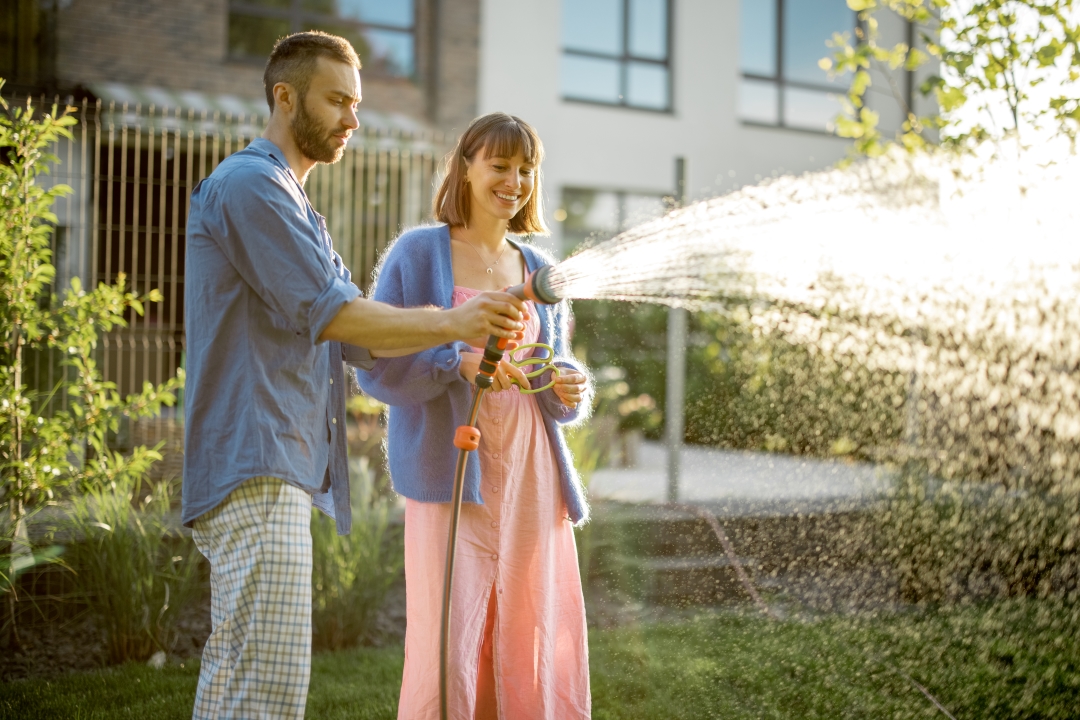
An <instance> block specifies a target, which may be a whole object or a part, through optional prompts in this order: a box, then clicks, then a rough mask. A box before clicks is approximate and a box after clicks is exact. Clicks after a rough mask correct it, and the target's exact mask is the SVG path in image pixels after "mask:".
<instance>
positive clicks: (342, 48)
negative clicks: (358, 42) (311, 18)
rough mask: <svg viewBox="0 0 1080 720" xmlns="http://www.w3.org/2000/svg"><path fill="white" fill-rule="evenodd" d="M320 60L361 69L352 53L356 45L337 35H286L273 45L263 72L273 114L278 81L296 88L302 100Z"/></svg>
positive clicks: (267, 99)
mask: <svg viewBox="0 0 1080 720" xmlns="http://www.w3.org/2000/svg"><path fill="white" fill-rule="evenodd" d="M320 57H325V58H330V59H331V60H337V61H338V62H343V63H345V64H346V65H352V66H353V67H354V68H356V69H357V70H359V69H360V57H359V56H358V55H357V54H356V51H355V50H353V46H352V45H350V44H349V41H348V40H346V39H345V38H343V37H338V36H337V35H330V34H329V33H324V32H321V31H319V30H311V31H308V32H299V33H293V34H292V35H286V36H285V37H283V38H281V39H280V40H278V41H277V42H276V43H275V44H274V49H273V51H272V52H271V53H270V59H269V60H267V61H266V70H265V71H264V72H263V88H265V90H266V104H267V105H269V106H270V112H271V113H272V112H274V86H275V85H277V84H278V83H279V82H287V83H289V84H290V85H292V86H293V87H294V88H296V92H297V93H298V94H299V96H300V98H301V99H302V98H303V97H304V96H305V95H306V94H307V90H308V86H309V85H310V84H311V76H312V75H313V74H314V73H315V64H316V62H318V59H319V58H320Z"/></svg>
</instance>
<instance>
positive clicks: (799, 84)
mask: <svg viewBox="0 0 1080 720" xmlns="http://www.w3.org/2000/svg"><path fill="white" fill-rule="evenodd" d="M747 1H749V2H761V0H742V2H747ZM769 2H772V3H775V7H776V27H775V31H776V57H775V60H776V75H775V76H768V75H762V74H760V73H751V72H746V71H744V70H743V69H742V58H741V57H740V59H739V79H740V80H755V81H757V82H769V83H772V84H773V85H774V86H775V87H776V122H775V123H770V122H764V121H762V120H750V119H747V118H743V117H741V116H740V117H739V118H738V120H739V122H740V123H741V124H743V125H750V126H753V127H765V128H781V129H783V130H793V131H795V132H806V133H813V134H815V135H826V136H835V135H836V132H835V131H832V130H815V129H813V128H808V127H801V126H798V125H788V124H787V123H786V122H785V120H784V90H785V88H794V89H796V90H813V91H818V92H827V93H832V94H834V95H840V94H843V92H844V90H843V89H842V88H840V87H838V86H836V85H826V84H824V83H822V84H820V85H819V84H817V83H809V82H805V81H802V80H788V79H786V78H785V77H784V7H785V5H786V4H787V2H788V0H769ZM849 11H850V12H851V15H852V21H853V22H852V24H851V31H852V32H854V31H855V29H856V28H858V27H861V22H860V21H859V14H858V13H857V12H855V11H854V10H851V9H850V8H849ZM838 32H844V31H843V30H840V31H838ZM744 40H745V38H742V37H740V38H739V42H740V43H742V42H743V41H744ZM823 57H824V56H823ZM740 92H741V88H740ZM739 110H740V108H739V102H736V113H737V114H738V112H739Z"/></svg>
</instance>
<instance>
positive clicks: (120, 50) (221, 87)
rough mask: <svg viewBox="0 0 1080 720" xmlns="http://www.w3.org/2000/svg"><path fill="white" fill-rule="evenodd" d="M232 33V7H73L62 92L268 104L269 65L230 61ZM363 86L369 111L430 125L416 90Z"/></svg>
mask: <svg viewBox="0 0 1080 720" xmlns="http://www.w3.org/2000/svg"><path fill="white" fill-rule="evenodd" d="M423 1H424V0H421V2H423ZM469 1H470V2H472V3H474V4H475V3H476V1H477V0H469ZM455 2H456V0H448V4H454V3H455ZM419 15H420V18H421V20H422V19H423V18H424V16H425V13H423V12H421V13H420V14H419ZM227 33H228V0H182V1H180V0H72V2H71V3H70V4H68V5H66V6H62V7H61V10H60V11H59V18H58V27H57V35H58V40H59V42H58V45H59V50H58V58H57V72H58V75H59V81H60V85H61V87H67V88H70V87H73V86H75V85H78V84H82V85H84V86H85V85H89V84H90V83H95V82H120V83H128V84H132V85H149V86H156V87H161V88H165V89H168V90H196V91H199V92H204V93H210V94H228V95H236V96H239V97H245V98H257V99H258V98H262V97H263V87H262V71H263V67H262V64H261V63H247V62H238V61H234V60H230V59H229V58H228V53H227ZM418 35H420V37H418V38H417V40H418V45H420V49H421V51H423V49H424V48H423V44H422V43H421V42H419V41H420V40H421V39H422V37H423V33H422V32H421V33H418ZM421 67H423V65H422V64H421ZM362 78H363V80H362V82H363V93H364V106H365V107H366V108H368V109H371V110H375V111H378V112H388V113H391V112H392V113H402V114H404V115H407V116H409V117H412V118H414V119H416V120H420V121H425V120H428V119H429V116H430V114H431V113H430V109H429V107H428V99H427V97H426V93H425V90H424V89H423V88H422V87H420V86H418V85H417V84H416V83H414V82H412V81H409V80H403V79H398V78H377V77H372V76H365V75H363V74H362ZM473 78H474V79H473V84H474V85H475V73H474V76H473ZM473 94H474V95H475V89H474V90H473ZM474 105H475V102H474Z"/></svg>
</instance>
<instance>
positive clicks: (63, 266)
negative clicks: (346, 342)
mask: <svg viewBox="0 0 1080 720" xmlns="http://www.w3.org/2000/svg"><path fill="white" fill-rule="evenodd" d="M40 102H41V104H42V105H44V104H45V103H46V101H45V100H44V99H42V100H41V101H40ZM49 104H51V101H49ZM73 114H74V115H75V117H76V118H77V119H78V124H77V125H75V126H73V127H72V128H71V130H72V138H71V139H70V140H66V139H65V140H62V141H60V142H59V143H58V144H57V147H56V148H55V149H54V154H55V155H56V157H57V159H58V162H57V163H56V164H55V165H54V166H53V167H52V168H51V173H50V175H49V176H48V177H47V178H46V181H47V182H48V183H64V184H67V185H69V186H71V187H72V188H73V190H74V192H73V193H72V194H71V195H69V196H68V197H65V198H62V199H60V200H58V201H57V203H56V204H55V206H54V211H55V212H56V214H57V219H58V222H57V231H56V233H55V237H54V263H55V265H56V268H57V280H56V286H57V289H58V290H59V291H62V290H63V289H65V288H66V287H68V283H69V282H70V280H71V278H72V277H74V276H78V277H80V278H81V279H82V280H83V284H84V285H89V286H96V285H97V284H98V283H102V282H104V283H115V282H117V280H119V279H120V277H121V275H123V276H124V277H125V282H126V283H127V286H128V287H129V288H131V289H133V290H134V291H136V292H139V293H145V292H148V291H150V290H152V289H157V290H159V291H160V292H161V294H162V295H163V297H164V300H163V302H161V303H155V304H150V305H148V306H147V307H146V313H145V315H143V316H142V317H138V316H136V315H134V314H132V315H131V316H130V317H129V318H128V320H129V325H128V327H127V328H122V329H119V330H116V331H114V332H110V333H107V334H105V335H104V337H103V338H102V342H101V348H100V352H101V356H100V360H99V362H100V367H101V368H102V372H103V374H104V376H105V378H106V379H107V380H110V381H112V382H115V383H116V384H117V387H118V390H119V392H120V393H121V394H126V393H131V392H135V391H137V390H138V389H139V388H141V387H142V385H143V383H144V382H146V381H149V382H152V383H159V382H162V381H164V380H166V379H167V378H170V377H172V376H173V375H175V373H176V370H177V368H178V367H180V366H181V365H182V363H183V360H184V346H185V345H184V307H183V297H184V240H185V231H186V220H187V211H188V203H189V201H190V197H191V191H192V190H193V188H194V187H195V185H196V184H198V182H199V181H200V180H202V179H203V178H205V177H206V176H208V175H209V174H210V173H211V172H213V170H214V168H216V167H217V165H218V163H220V162H221V161H222V160H223V159H224V158H225V157H227V156H228V155H230V154H231V153H233V152H236V151H238V150H240V149H242V148H244V147H246V146H247V144H248V143H249V142H251V140H252V139H253V138H255V137H257V136H258V135H259V134H261V132H262V129H263V127H264V125H265V122H266V118H265V116H260V115H257V114H252V115H230V114H225V113H221V112H209V111H205V110H203V111H196V110H192V109H185V108H159V107H154V106H149V107H144V106H139V105H135V106H129V105H126V104H125V105H119V104H116V103H110V104H108V105H104V104H102V103H101V101H97V102H94V103H91V102H88V101H83V102H82V103H81V104H79V105H78V106H77V107H76V108H75V109H74V111H73ZM445 149H446V148H445V145H444V140H443V138H442V137H441V136H439V135H437V134H424V133H416V132H406V131H401V130H388V129H374V128H361V129H359V130H358V131H357V132H355V133H354V134H353V137H352V140H351V141H350V143H349V146H348V148H347V149H346V152H345V155H344V157H343V158H342V160H341V161H340V162H338V163H336V164H334V165H320V166H317V167H316V168H315V169H314V170H313V171H312V173H311V175H310V176H309V177H308V180H307V184H306V190H307V193H308V197H309V198H310V200H311V203H312V206H313V207H314V208H315V209H316V210H317V211H318V212H320V213H321V214H323V215H325V216H326V218H327V224H328V226H329V229H330V233H331V236H332V237H333V238H334V244H335V247H336V248H337V250H338V252H339V253H340V254H341V256H342V258H343V259H344V260H345V262H346V264H347V265H348V267H349V269H350V271H351V272H352V274H353V279H354V282H356V283H357V284H358V285H360V286H361V288H362V289H364V290H367V287H366V286H367V285H368V284H369V283H370V278H371V272H372V269H373V268H374V265H375V263H376V260H377V258H378V254H379V252H380V251H381V250H382V248H384V247H385V246H386V244H387V243H388V242H390V241H391V240H392V239H393V238H394V237H396V236H397V235H398V234H399V233H400V231H401V230H402V229H403V228H405V227H408V226H410V225H414V224H417V223H420V222H423V221H424V220H425V219H427V218H428V217H429V216H430V205H431V196H432V185H433V180H434V176H435V174H436V172H437V168H438V163H439V161H440V160H441V157H442V155H443V153H444V152H445ZM28 370H29V372H28V378H27V379H28V381H29V382H33V383H34V384H35V385H37V386H38V387H52V386H54V385H55V383H56V380H57V379H58V378H59V377H60V375H59V373H60V372H61V368H60V366H59V363H58V362H57V358H55V357H48V356H40V357H38V358H36V360H35V365H34V366H33V367H31V368H28ZM173 426H175V423H174V422H173V421H172V420H171V418H170V417H169V416H168V415H166V416H165V417H163V418H162V419H161V420H159V421H155V422H151V423H143V424H142V425H141V426H140V427H137V428H130V429H126V430H125V432H124V433H121V437H118V438H117V444H118V446H119V447H121V448H123V447H124V446H125V445H129V444H143V443H147V442H151V443H152V442H154V441H156V440H157V439H165V440H167V441H170V440H171V441H172V442H169V444H170V445H175V444H176V442H175V441H176V438H175V437H174V436H175V432H174V429H175V428H174V427H173ZM166 449H167V450H168V449H169V448H166ZM176 449H179V448H176ZM178 462H179V457H176V458H169V461H168V462H167V463H166V465H167V466H171V468H169V467H167V468H165V469H162V470H159V471H158V473H156V474H162V473H164V474H176V473H177V472H178Z"/></svg>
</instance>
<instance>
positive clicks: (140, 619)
mask: <svg viewBox="0 0 1080 720" xmlns="http://www.w3.org/2000/svg"><path fill="white" fill-rule="evenodd" d="M170 495H171V493H170V486H169V485H168V484H166V483H159V484H157V485H156V486H154V487H151V488H147V487H145V485H144V484H143V483H141V482H139V481H138V480H134V479H131V478H129V477H125V478H121V479H119V480H118V481H116V482H113V483H111V484H110V485H108V486H107V487H105V488H91V489H89V490H88V491H87V492H86V493H85V494H82V495H78V496H76V497H75V498H74V499H73V501H72V504H71V515H70V519H69V520H68V521H67V523H65V525H64V526H63V529H64V530H65V531H66V532H67V534H68V535H69V538H70V541H69V544H68V552H67V554H66V556H65V559H66V560H67V562H68V564H69V566H70V567H71V569H72V571H73V574H74V578H75V587H76V589H77V590H76V591H77V596H78V597H80V598H82V599H85V600H86V601H87V603H88V605H89V612H90V613H91V614H92V615H93V617H94V619H95V621H96V625H97V626H98V627H100V628H102V629H103V630H104V632H105V638H106V646H107V649H108V660H109V662H110V663H114V664H115V663H121V662H125V661H127V660H145V659H146V658H148V657H150V655H152V654H153V653H154V652H155V651H158V650H162V651H165V652H166V653H168V652H170V651H171V650H172V648H173V647H174V643H175V641H176V621H177V615H178V612H179V610H180V608H182V607H184V605H185V604H187V603H189V602H191V601H192V600H193V599H194V598H195V596H196V594H197V593H198V591H199V559H200V555H199V553H198V551H197V550H196V549H195V544H194V542H193V541H192V540H191V539H190V538H189V537H187V536H185V535H183V534H181V533H180V532H178V531H177V530H176V529H175V527H174V526H173V525H172V524H171V523H170V518H171V513H170V504H171V503H170V501H171V499H172V498H171V497H170Z"/></svg>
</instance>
